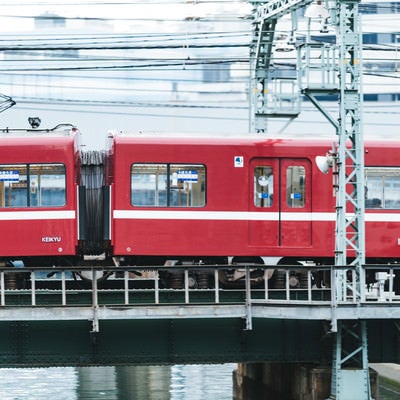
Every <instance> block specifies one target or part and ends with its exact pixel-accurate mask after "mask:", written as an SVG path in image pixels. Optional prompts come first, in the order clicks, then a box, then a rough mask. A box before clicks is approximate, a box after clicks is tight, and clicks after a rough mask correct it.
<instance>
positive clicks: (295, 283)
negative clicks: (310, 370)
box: [0, 265, 400, 367]
mask: <svg viewBox="0 0 400 400" xmlns="http://www.w3.org/2000/svg"><path fill="white" fill-rule="evenodd" d="M226 268H232V266H229V267H227V266H197V267H194V266H193V267H183V266H182V267H174V271H175V273H176V274H177V275H178V276H179V277H180V284H179V285H178V286H179V287H175V288H173V289H172V288H170V287H165V286H164V285H163V280H162V276H163V273H165V272H166V271H168V267H165V266H162V267H161V266H159V267H158V266H154V267H151V268H144V267H140V272H138V267H118V268H116V267H109V268H107V267H90V268H88V267H85V268H83V267H76V268H68V269H65V270H64V269H60V268H51V269H50V268H43V269H40V271H38V270H30V269H26V268H21V269H18V268H10V269H1V271H0V364H1V365H2V366H3V367H5V366H7V367H21V366H30V367H33V366H48V365H52V366H66V365H70V366H88V365H127V364H159V363H162V364H175V363H222V362H261V361H264V362H265V361H271V362H272V361H275V362H278V361H279V362H302V363H319V364H321V363H322V364H323V363H324V362H325V363H327V364H329V362H330V361H329V360H324V357H327V356H326V355H327V354H330V351H331V348H332V338H331V335H332V326H334V325H335V323H336V322H335V319H340V320H344V321H352V320H364V321H366V324H367V326H368V336H369V337H368V339H369V344H370V345H369V359H370V361H371V362H400V342H399V329H400V323H399V321H400V296H399V294H398V287H397V286H398V285H399V283H398V282H397V280H396V276H398V269H400V266H386V265H374V266H371V265H368V266H364V267H363V268H364V270H365V272H366V276H372V277H373V279H372V281H371V282H366V285H367V288H368V289H367V290H366V291H365V297H364V298H363V299H362V300H361V301H360V299H358V298H356V296H355V295H354V291H351V290H349V291H348V295H347V296H345V298H344V299H343V300H342V301H340V302H337V301H335V294H334V291H335V282H334V280H335V279H336V278H335V277H336V276H337V272H338V271H339V270H344V269H345V270H346V271H347V274H348V275H349V283H350V284H354V285H356V284H357V280H358V277H357V276H356V274H355V267H353V268H352V267H349V266H345V267H339V266H324V267H321V266H311V265H310V266H300V267H299V266H298V265H297V266H279V277H280V278H279V282H278V283H275V285H274V287H271V281H272V282H273V280H272V279H270V280H268V279H267V276H270V271H271V270H270V269H271V268H272V267H271V266H270V267H268V266H260V265H245V266H242V265H241V266H240V268H241V272H242V273H243V280H242V282H241V284H240V285H238V287H231V288H223V287H221V285H220V284H219V278H218V277H219V274H220V273H221V272H222V271H223V270H224V269H226ZM274 268H276V267H274ZM349 268H350V269H349ZM169 271H170V269H169ZM199 272H201V273H202V274H204V272H207V273H208V274H209V277H210V280H209V288H206V289H201V288H196V287H195V286H196V284H195V281H194V280H193V276H194V275H195V274H196V273H199ZM78 273H79V274H85V275H86V276H88V277H93V278H94V279H84V280H82V279H81V278H79V277H77V275H78ZM316 273H319V275H321V273H322V274H324V275H325V276H326V277H327V280H328V281H329V285H325V283H324V282H321V281H320V282H316V281H315V280H314V276H316ZM254 274H256V275H257V276H261V277H262V278H261V282H259V283H258V284H257V285H254V283H253V278H252V277H253V276H254ZM140 275H141V276H140ZM100 276H101V277H102V276H107V277H108V279H107V280H104V279H102V278H99V277H100ZM263 277H264V278H263ZM299 277H300V278H299ZM175 286H177V285H176V284H175ZM277 286H278V287H277ZM332 288H333V289H332ZM342 337H343V343H342V346H343V347H346V345H347V342H346V340H349V343H348V345H349V346H353V345H354V343H353V339H354V336H353V334H352V332H351V327H350V328H349V331H348V334H345V333H343V334H342ZM360 353H362V351H361V349H360ZM353 356H354V355H353Z"/></svg>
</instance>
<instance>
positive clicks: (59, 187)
mask: <svg viewBox="0 0 400 400" xmlns="http://www.w3.org/2000/svg"><path fill="white" fill-rule="evenodd" d="M65 200H66V198H65V166H64V165H63V164H30V165H29V204H30V206H31V207H60V206H64V205H65Z"/></svg>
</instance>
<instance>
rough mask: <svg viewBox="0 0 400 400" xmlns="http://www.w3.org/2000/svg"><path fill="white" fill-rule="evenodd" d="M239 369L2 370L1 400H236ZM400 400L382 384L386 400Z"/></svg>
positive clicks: (399, 392)
mask: <svg viewBox="0 0 400 400" xmlns="http://www.w3.org/2000/svg"><path fill="white" fill-rule="evenodd" d="M235 368H236V364H223V365H174V366H171V367H167V366H134V367H132V366H130V367H87V368H29V369H28V368H26V369H25V368H24V369H14V368H5V369H0V399H1V400H54V399H57V400H100V399H101V400H232V372H233V370H234V369H235ZM399 398H400V385H396V384H393V383H392V382H389V383H388V382H386V381H385V382H382V384H381V386H380V397H379V399H380V400H394V399H399Z"/></svg>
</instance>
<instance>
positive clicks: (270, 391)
mask: <svg viewBox="0 0 400 400" xmlns="http://www.w3.org/2000/svg"><path fill="white" fill-rule="evenodd" d="M370 379H371V392H372V395H373V397H374V398H377V396H376V395H377V392H378V376H377V373H376V372H375V371H374V370H371V374H370ZM330 387H331V368H330V367H328V366H316V365H315V364H298V363H296V364H295V363H249V364H239V365H238V369H237V370H236V371H235V372H234V374H233V399H234V400H272V399H274V400H276V399H284V400H325V399H327V398H328V397H329V395H330Z"/></svg>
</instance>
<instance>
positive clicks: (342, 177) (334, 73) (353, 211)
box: [250, 0, 371, 400]
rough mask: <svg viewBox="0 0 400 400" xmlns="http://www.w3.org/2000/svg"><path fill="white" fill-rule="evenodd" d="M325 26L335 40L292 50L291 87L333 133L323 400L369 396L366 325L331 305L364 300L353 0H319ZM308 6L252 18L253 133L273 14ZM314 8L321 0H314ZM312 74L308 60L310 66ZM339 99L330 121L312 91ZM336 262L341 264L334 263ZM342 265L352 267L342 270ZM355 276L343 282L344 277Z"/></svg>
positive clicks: (274, 7) (270, 7)
mask: <svg viewBox="0 0 400 400" xmlns="http://www.w3.org/2000/svg"><path fill="white" fill-rule="evenodd" d="M325 1H326V2H325V5H326V6H327V8H328V9H329V13H330V15H329V23H330V24H331V25H333V26H334V27H335V29H336V44H332V45H331V44H322V43H314V42H312V40H311V34H308V35H307V40H306V42H305V43H303V44H302V45H300V46H299V47H298V49H297V50H298V61H297V68H298V71H299V73H298V85H299V90H300V91H301V94H302V95H304V96H305V97H307V98H308V99H309V100H310V101H311V102H312V103H313V104H314V105H315V106H316V107H317V108H318V110H319V111H321V112H322V113H323V115H324V116H325V117H326V118H327V119H328V120H329V121H330V122H331V123H332V125H333V126H334V127H335V130H336V134H337V139H338V140H337V149H336V151H335V154H334V158H335V163H334V168H335V173H336V174H337V185H336V228H335V267H337V268H335V271H336V272H334V274H333V275H332V285H334V288H333V289H334V290H333V291H332V292H333V299H332V327H331V334H332V337H333V357H332V381H331V395H330V397H329V398H330V399H335V400H370V399H371V390H370V384H369V370H368V346H367V329H366V323H365V321H360V320H350V321H344V320H338V319H337V318H336V312H335V311H336V309H337V307H340V305H341V304H342V303H344V302H348V301H352V302H353V303H355V304H359V303H360V302H362V301H363V300H365V293H364V285H365V276H364V269H363V266H364V264H365V224H364V207H365V206H364V202H365V196H364V191H365V187H364V142H363V132H362V120H361V114H362V112H361V111H362V110H361V109H362V101H363V98H362V85H361V74H362V69H361V62H362V57H361V55H362V36H361V21H360V14H359V10H358V6H359V2H360V1H359V0H325ZM309 3H311V1H309V0H308V1H307V0H305V1H304V0H303V1H301V0H271V1H269V2H266V3H265V4H262V5H258V8H257V13H256V16H255V21H254V22H255V30H254V40H253V46H252V56H253V66H254V67H253V68H254V71H253V74H254V75H253V92H254V96H253V97H252V102H251V105H250V108H251V110H253V114H254V115H253V117H254V119H255V124H254V125H255V128H254V129H255V131H256V132H261V133H263V132H265V131H266V120H267V118H268V117H269V115H268V112H267V110H268V109H267V99H266V95H267V93H268V90H267V89H266V88H267V87H268V82H269V79H270V73H269V68H270V63H271V54H272V46H273V41H274V32H275V27H276V23H277V20H278V18H280V17H282V16H283V15H285V14H288V13H292V18H293V17H294V14H295V13H293V11H295V10H297V9H298V8H299V7H304V6H305V5H307V4H309ZM316 4H317V5H318V6H321V5H322V1H320V0H317V1H316ZM315 50H317V51H320V57H319V61H318V62H319V63H320V64H319V66H317V67H316V68H317V70H318V71H319V73H320V77H321V82H313V84H310V80H309V79H308V77H309V76H311V74H310V70H311V57H309V55H310V53H311V52H312V51H315ZM313 68H314V69H313V71H314V72H315V65H313ZM319 94H323V95H334V96H337V97H338V103H339V104H338V106H339V111H338V116H337V117H336V118H335V117H334V116H332V115H331V113H330V112H328V111H327V110H326V109H325V107H324V106H323V105H322V104H321V103H320V102H319V101H318V98H317V97H318V95H319ZM338 267H340V268H338ZM346 267H351V268H348V269H346ZM349 273H351V274H355V276H354V277H353V279H352V282H356V284H355V285H353V286H349V285H348V279H347V277H348V274H349Z"/></svg>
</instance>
